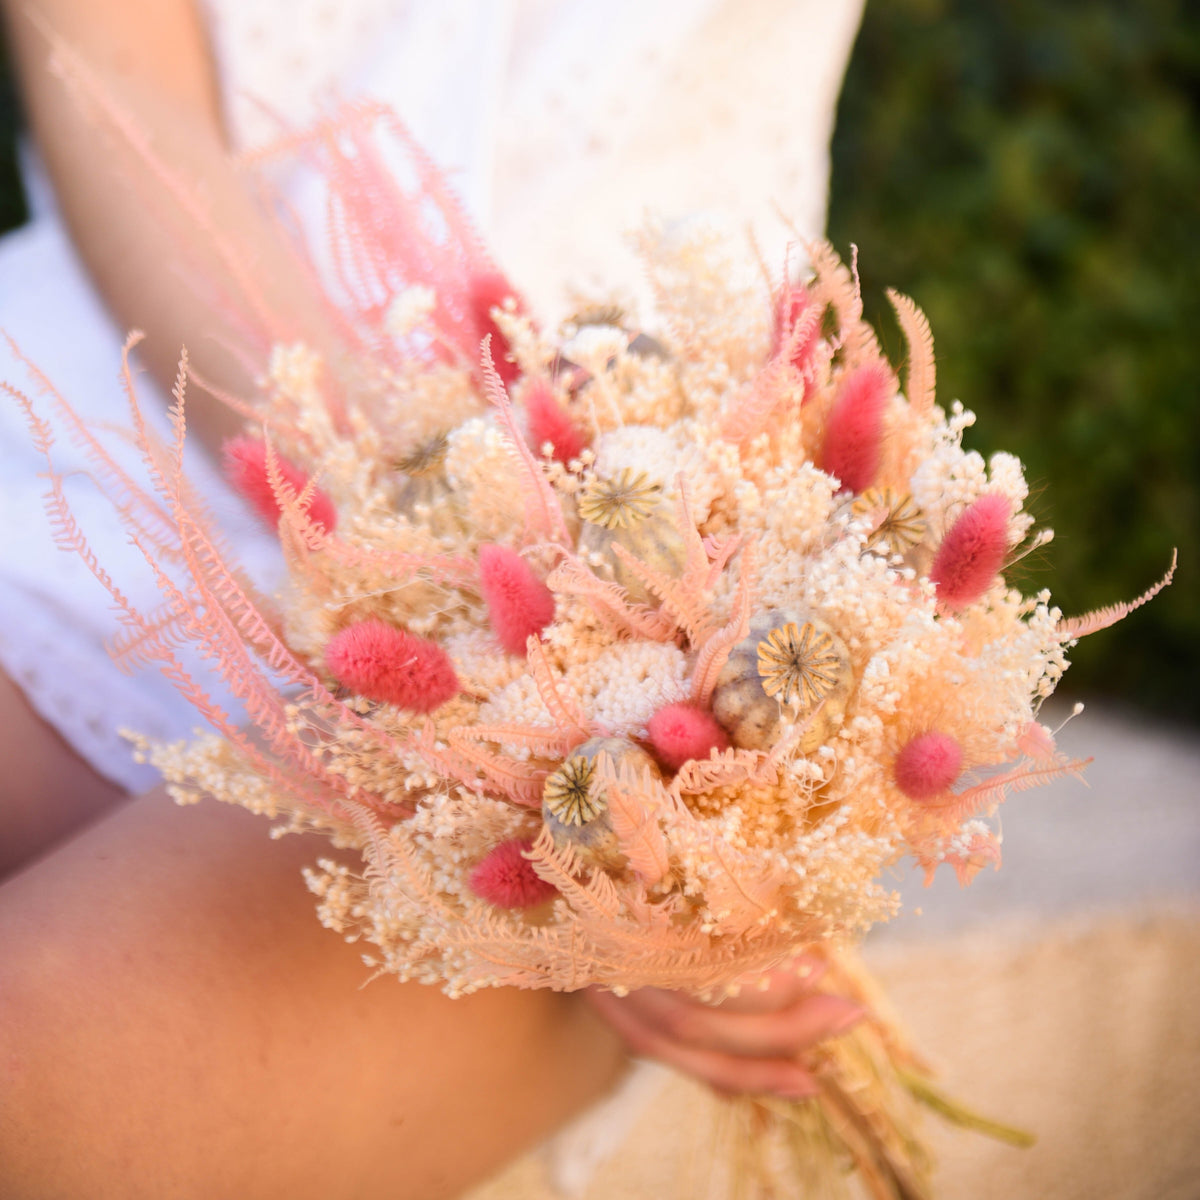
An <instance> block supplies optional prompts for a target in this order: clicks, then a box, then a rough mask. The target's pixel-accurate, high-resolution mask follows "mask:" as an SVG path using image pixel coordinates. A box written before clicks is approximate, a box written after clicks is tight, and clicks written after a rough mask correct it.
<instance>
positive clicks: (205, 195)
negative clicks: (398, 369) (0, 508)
mask: <svg viewBox="0 0 1200 1200" xmlns="http://www.w3.org/2000/svg"><path fill="white" fill-rule="evenodd" d="M6 16H7V18H8V29H9V36H10V43H11V45H12V49H13V55H14V59H15V62H16V65H17V71H18V76H19V79H20V81H21V85H22V91H23V95H24V98H25V104H26V109H27V112H28V115H29V120H30V123H31V126H32V129H33V132H34V136H35V138H36V139H37V142H38V145H39V147H40V149H41V152H42V155H43V157H44V159H45V162H46V165H47V168H48V170H49V173H50V175H51V178H52V179H53V181H54V184H55V188H56V191H57V194H58V197H59V203H60V207H61V209H62V211H63V215H64V217H65V219H66V222H67V225H68V227H69V230H70V232H71V235H72V238H73V240H74V242H75V245H76V247H77V248H78V250H79V252H80V255H81V257H82V259H83V262H84V263H85V265H86V267H87V269H88V271H89V273H90V274H91V275H92V278H93V279H94V281H95V283H96V285H97V287H98V289H99V291H100V293H101V295H102V296H103V297H104V299H105V301H106V303H107V304H108V306H109V308H110V310H111V311H112V313H113V314H114V316H115V318H116V320H117V322H118V324H119V325H120V326H122V327H124V328H126V329H133V328H137V329H140V330H142V331H143V332H144V333H145V334H146V338H145V341H144V342H143V343H142V345H141V347H140V348H139V350H138V355H139V358H140V361H141V362H142V363H143V364H145V365H146V366H147V367H148V368H149V370H150V372H151V374H152V375H153V376H154V377H155V379H157V381H158V382H159V383H160V384H161V385H162V386H163V387H164V390H165V391H168V392H169V390H170V388H171V386H172V384H173V382H174V379H175V375H176V370H177V365H178V360H179V354H180V350H181V347H184V346H186V347H187V351H188V356H189V360H190V362H191V364H192V366H193V368H194V369H195V370H196V372H197V373H198V374H199V375H201V376H202V377H203V378H205V379H206V380H208V381H210V382H211V383H212V384H214V385H215V386H216V387H217V388H219V389H222V390H225V391H227V392H230V393H232V394H234V395H237V396H240V397H243V398H246V399H250V398H252V395H253V386H254V380H253V372H252V370H251V368H250V367H249V365H248V356H247V354H246V353H245V352H244V351H246V350H247V349H248V348H250V347H251V346H255V343H257V345H256V348H257V349H258V350H260V351H261V346H262V344H263V343H264V342H265V341H267V340H271V339H273V338H281V337H282V338H286V339H288V340H302V341H305V342H307V343H309V344H310V345H312V346H313V347H314V348H315V349H317V350H318V351H320V352H322V353H324V354H326V355H327V356H335V355H336V354H337V353H338V347H337V343H336V338H335V336H334V334H333V332H332V328H331V322H330V321H329V320H328V317H327V314H326V309H325V307H324V303H323V301H322V300H321V298H320V296H319V295H318V293H317V290H316V288H315V287H314V285H313V283H312V281H311V279H310V277H309V276H308V274H307V273H306V272H305V271H304V270H303V269H302V268H301V267H300V265H299V264H298V262H297V260H296V258H295V256H294V255H293V253H292V252H291V250H290V248H289V247H287V246H286V245H285V243H284V241H283V238H282V235H281V234H280V233H279V231H278V229H277V228H276V227H275V225H274V224H273V222H272V221H271V219H270V218H269V217H268V216H266V215H265V214H264V212H263V210H262V208H261V207H260V206H259V204H258V202H257V200H256V198H255V197H254V196H253V195H252V194H251V191H250V189H249V187H248V186H247V184H246V181H245V177H244V176H243V174H242V172H241V171H240V170H239V169H238V167H237V166H236V165H235V164H234V162H233V161H232V158H231V155H230V150H229V146H228V143H227V140H226V136H225V131H224V128H223V124H222V118H221V113H220V104H219V97H218V92H217V87H216V81H215V77H214V72H213V67H212V62H211V58H210V56H209V53H208V48H207V44H206V40H205V36H204V32H203V29H202V26H201V24H200V20H199V17H198V15H197V13H196V11H195V8H194V6H193V5H192V4H191V3H186V2H184V0H36V2H35V3H32V4H30V3H18V2H17V0H8V3H7V10H6ZM56 43H57V44H59V45H61V46H63V47H65V48H66V54H67V55H68V56H70V57H73V58H75V59H77V60H78V62H79V63H81V64H83V67H84V69H85V70H86V71H87V72H88V73H89V75H90V77H91V78H92V79H93V80H94V81H95V83H96V85H97V86H98V88H99V90H100V92H101V93H102V94H103V96H104V97H105V98H106V101H107V102H109V103H111V105H112V106H113V109H114V111H119V112H120V113H121V114H122V115H123V116H124V117H127V118H128V119H129V121H130V122H131V128H134V129H136V130H137V131H138V135H139V136H141V137H143V138H144V139H145V143H146V145H147V146H148V147H149V149H150V152H151V157H152V159H153V160H154V162H153V164H151V163H150V162H147V161H146V159H145V158H144V157H143V156H142V155H141V154H139V153H138V152H137V151H136V150H135V148H134V147H132V146H131V145H130V144H129V143H128V141H127V140H126V139H124V138H123V137H122V136H121V135H120V134H118V133H117V132H116V131H115V130H114V129H113V123H112V120H111V118H110V117H109V116H108V115H106V114H104V113H102V112H98V111H97V105H96V104H95V102H94V101H93V100H91V99H89V98H88V97H86V96H84V97H82V98H81V97H80V95H79V94H78V92H79V89H78V88H77V87H73V86H72V85H71V68H70V65H68V67H67V69H66V81H64V78H63V77H62V74H63V73H62V72H61V71H53V70H51V69H50V62H51V58H52V52H53V49H54V46H55V44H56ZM59 57H60V59H61V58H62V57H63V56H62V55H60V56H59ZM163 172H165V173H166V174H168V175H169V176H170V177H171V178H172V179H173V180H175V181H176V182H177V183H178V185H179V187H180V193H181V195H180V196H175V195H172V194H171V192H170V190H169V188H168V187H167V186H166V185H165V184H164V181H163V176H162V173H163ZM181 196H182V202H181ZM189 205H194V206H195V210H196V211H197V212H200V213H202V214H203V219H202V221H199V222H198V221H197V220H196V219H194V217H193V216H192V215H190V214H189V213H188V212H187V211H186V209H187V207H188V206H189ZM205 221H206V222H207V223H208V224H207V227H205V224H204V222H205ZM218 241H219V242H220V244H221V246H222V247H223V249H224V250H225V251H226V254H227V257H222V255H221V254H219V253H217V252H215V250H214V246H215V245H216V244H217V243H218ZM197 276H199V278H198V277H197ZM246 279H249V280H251V281H252V288H251V290H252V291H253V292H255V293H256V296H255V297H254V300H253V301H250V300H249V299H248V297H247V287H246V286H245V281H246ZM18 282H19V281H18ZM229 298H233V299H234V301H235V304H234V307H236V308H238V309H239V310H240V313H241V314H242V315H243V316H245V315H248V316H249V317H250V318H251V320H252V322H253V333H254V334H255V335H256V336H255V337H249V338H248V336H247V335H248V332H249V330H248V326H247V323H246V321H245V320H243V319H232V318H231V314H230V311H229V307H230V306H229V305H228V304H227V303H226V302H227V301H228V299H229ZM63 336H64V338H69V337H70V330H64V331H63ZM238 350H241V351H243V352H242V353H238V352H237V351H238ZM250 357H252V355H251V356H250ZM114 367H115V364H114ZM114 393H115V388H114ZM118 404H119V398H118V397H117V396H116V394H114V412H116V411H119V408H118ZM189 423H190V425H191V426H192V428H193V429H194V430H195V432H197V433H198V434H199V435H200V437H201V439H202V440H203V441H204V442H205V444H206V445H207V446H208V447H209V448H210V449H215V448H216V446H217V445H218V444H219V442H220V440H221V439H222V438H223V437H226V436H228V435H229V434H231V433H233V432H235V431H236V430H237V429H238V428H239V427H240V425H241V423H242V422H241V419H240V418H239V417H237V416H236V415H234V414H233V413H231V412H230V411H229V410H228V409H226V408H225V407H224V406H222V405H220V404H218V403H215V402H213V401H211V400H210V399H209V398H207V397H205V396H203V395H202V394H200V393H199V392H198V391H197V390H195V389H193V393H192V395H191V397H190V403H189Z"/></svg>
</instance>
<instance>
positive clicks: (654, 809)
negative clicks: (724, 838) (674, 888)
mask: <svg viewBox="0 0 1200 1200" xmlns="http://www.w3.org/2000/svg"><path fill="white" fill-rule="evenodd" d="M596 774H597V777H598V781H599V784H600V787H601V788H602V789H603V793H604V799H605V802H606V803H607V805H608V813H609V817H610V819H611V820H612V827H613V832H614V833H615V834H616V835H617V841H618V842H619V843H620V846H621V850H622V852H623V853H624V855H625V857H626V858H628V859H629V865H630V866H631V867H632V868H633V870H634V872H635V873H636V875H637V876H638V878H639V879H641V880H642V882H643V883H645V884H647V885H648V886H651V887H652V886H653V885H654V884H656V883H658V882H659V881H660V880H662V879H663V878H664V877H665V876H666V875H667V874H668V872H669V871H670V869H671V859H670V855H669V853H668V851H667V842H666V838H665V837H664V836H663V831H662V828H661V826H660V824H659V814H660V813H661V812H662V810H663V807H664V805H663V799H664V794H663V788H662V784H661V783H659V781H658V780H657V779H655V778H654V777H653V776H652V775H651V774H650V772H649V771H647V770H645V769H644V768H643V769H642V770H636V769H634V768H633V767H631V766H630V765H629V764H628V763H618V762H614V761H613V759H612V757H611V756H610V755H608V754H600V755H598V756H597V759H596Z"/></svg>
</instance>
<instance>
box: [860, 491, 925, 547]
mask: <svg viewBox="0 0 1200 1200" xmlns="http://www.w3.org/2000/svg"><path fill="white" fill-rule="evenodd" d="M853 510H854V512H855V514H856V515H858V516H868V515H876V516H878V523H877V524H876V526H875V528H874V529H873V530H872V531H871V535H870V537H869V538H868V539H867V546H868V547H869V548H870V549H875V548H876V547H881V546H882V547H883V548H885V549H886V550H887V553H888V554H903V553H904V552H905V551H906V550H911V549H912V547H913V546H917V545H919V544H920V542H921V539H922V538H923V537H924V536H925V518H924V517H923V516H922V514H921V510H920V509H919V508H918V507H917V502H916V501H915V500H914V499H913V498H912V496H910V495H909V494H908V493H907V492H904V493H899V492H896V491H895V490H894V489H893V488H890V487H887V488H868V489H867V490H866V491H865V492H863V494H862V495H861V496H859V497H858V498H857V499H856V500H855V501H854V505H853ZM879 514H882V515H881V516H879Z"/></svg>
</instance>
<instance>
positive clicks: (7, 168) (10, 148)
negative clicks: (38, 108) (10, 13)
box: [0, 22, 25, 233]
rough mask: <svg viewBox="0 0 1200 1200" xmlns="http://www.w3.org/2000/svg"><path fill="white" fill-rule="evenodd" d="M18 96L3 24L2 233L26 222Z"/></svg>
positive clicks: (0, 47) (0, 66)
mask: <svg viewBox="0 0 1200 1200" xmlns="http://www.w3.org/2000/svg"><path fill="white" fill-rule="evenodd" d="M16 138H17V96H16V88H15V85H14V83H13V78H12V70H11V68H10V67H9V62H8V53H7V47H6V46H5V44H4V25H3V23H2V22H0V233H3V232H4V230H6V229H11V228H12V227H13V226H14V225H20V224H21V222H22V221H24V220H25V193H24V192H23V191H22V190H21V180H20V178H19V177H18V175H17V155H16Z"/></svg>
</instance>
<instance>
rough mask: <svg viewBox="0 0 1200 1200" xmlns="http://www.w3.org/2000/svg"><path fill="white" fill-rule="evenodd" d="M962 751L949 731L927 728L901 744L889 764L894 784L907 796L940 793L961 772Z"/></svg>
mask: <svg viewBox="0 0 1200 1200" xmlns="http://www.w3.org/2000/svg"><path fill="white" fill-rule="evenodd" d="M962 763H963V752H962V746H960V745H959V743H958V741H957V740H956V739H955V738H952V737H951V736H950V735H949V734H948V733H938V732H937V731H936V730H930V731H929V732H928V733H921V734H918V735H917V736H916V737H914V738H912V739H910V740H909V741H908V742H906V743H905V744H904V746H902V747H901V749H900V753H899V754H897V755H896V761H895V763H894V764H893V766H892V777H893V778H894V779H895V781H896V786H897V787H898V788H899V789H900V790H901V791H902V792H903V793H904V794H905V795H906V796H907V797H908V798H909V799H910V800H917V801H923V800H932V799H933V798H934V797H935V796H940V795H941V794H942V793H943V792H945V791H946V789H947V788H949V787H950V785H951V784H952V783H954V781H955V780H956V779H957V778H958V777H959V775H960V774H961V773H962Z"/></svg>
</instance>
